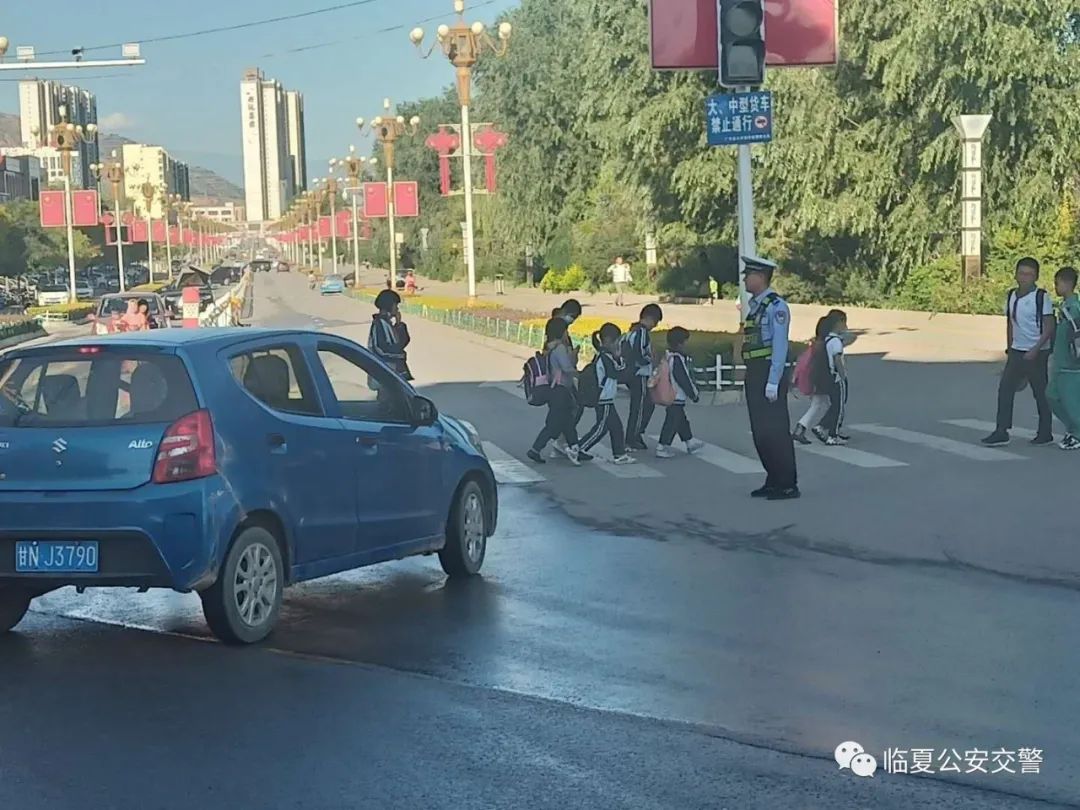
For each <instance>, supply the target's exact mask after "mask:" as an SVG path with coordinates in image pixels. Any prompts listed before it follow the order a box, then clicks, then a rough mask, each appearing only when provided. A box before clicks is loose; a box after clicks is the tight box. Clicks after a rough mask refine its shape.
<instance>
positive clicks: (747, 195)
mask: <svg viewBox="0 0 1080 810" xmlns="http://www.w3.org/2000/svg"><path fill="white" fill-rule="evenodd" d="M749 90H750V88H749V87H740V88H739V92H740V93H745V92H748V91H749ZM737 149H738V150H739V166H738V168H739V174H738V184H739V322H740V323H745V322H746V311H747V309H748V308H749V306H750V296H749V294H748V293H747V292H746V276H745V275H744V274H743V270H744V269H745V266H744V265H745V263H744V262H743V260H742V257H743V256H756V255H757V239H756V237H755V235H754V185H753V171H752V165H751V163H750V144H748V143H741V144H739V145H738V147H737Z"/></svg>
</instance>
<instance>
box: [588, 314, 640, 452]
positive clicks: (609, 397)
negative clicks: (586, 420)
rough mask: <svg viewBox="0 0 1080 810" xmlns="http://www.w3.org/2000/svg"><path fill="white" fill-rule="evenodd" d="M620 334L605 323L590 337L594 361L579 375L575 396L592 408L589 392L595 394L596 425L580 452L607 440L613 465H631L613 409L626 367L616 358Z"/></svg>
mask: <svg viewBox="0 0 1080 810" xmlns="http://www.w3.org/2000/svg"><path fill="white" fill-rule="evenodd" d="M621 339H622V330H621V329H619V327H618V326H616V325H615V324H613V323H605V324H604V325H603V326H601V327H600V329H598V330H597V331H596V332H593V335H592V344H593V348H594V349H595V350H596V357H595V358H594V359H593V361H592V362H591V363H589V364H588V365H587V366H585V368H584V369H582V371H581V374H580V375H578V395H579V398H580V401H581V404H582V405H589V404H591V403H590V402H589V400H590V399H591V397H590V395H589V393H588V392H589V391H593V392H595V398H596V402H595V408H596V424H595V425H593V427H592V429H591V430H589V432H588V433H586V434H585V435H584V436H583V437H582V439H581V449H582V450H584V451H586V452H588V451H589V450H592V449H593V447H595V446H596V445H597V444H599V443H600V441H601V440H603V438H604V436H607V437H608V438H609V439H610V440H611V456H612V460H613V462H614V463H615V464H619V465H622V464H633V463H634V457H633V456H631V455H630V454H629V453H627V452H626V438H625V434H624V428H623V423H622V419H621V418H620V417H619V412H618V411H617V410H616V409H615V392H616V390H617V389H618V386H619V379H620V377H621V376H622V373H623V371H624V370H625V369H626V364H625V363H624V362H623V359H622V357H621V356H620V354H619V344H620V341H621Z"/></svg>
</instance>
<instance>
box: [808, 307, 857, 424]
mask: <svg viewBox="0 0 1080 810" xmlns="http://www.w3.org/2000/svg"><path fill="white" fill-rule="evenodd" d="M825 317H826V318H828V319H829V323H828V330H829V331H828V332H827V333H826V335H825V341H824V343H822V347H821V348H822V351H821V354H820V356H819V357H818V358H817V366H818V369H819V372H818V377H819V380H820V382H819V383H818V386H819V387H820V388H821V389H822V390H825V391H828V393H829V410H828V411H826V412H825V419H824V420H823V422H822V424H820V425H818V426H817V427H816V428H814V435H815V436H817V437H818V438H819V439H821V440H822V441H823V442H825V444H828V445H842V444H847V443H848V441H849V438H848V437H847V436H845V435H844V434H842V433H841V432H840V428H841V427H842V426H843V424H844V413H845V411H846V410H847V400H848V377H847V365H846V364H845V363H844V339H843V334H844V332H846V331H847V315H846V314H845V313H844V312H842V311H841V310H839V309H834V310H832V311H831V312H830V313H829V314H828V315H826V316H825Z"/></svg>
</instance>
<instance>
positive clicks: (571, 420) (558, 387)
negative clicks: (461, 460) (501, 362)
mask: <svg viewBox="0 0 1080 810" xmlns="http://www.w3.org/2000/svg"><path fill="white" fill-rule="evenodd" d="M566 329H567V323H566V321H565V320H563V319H562V318H552V319H551V320H549V321H548V322H547V324H546V326H545V327H544V353H543V355H542V357H540V358H534V360H530V361H529V362H528V363H526V364H525V374H526V379H525V386H526V395H527V396H528V397H529V401H530V402H533V401H534V399H535V400H536V403H534V404H539V397H537V396H536V389H537V388H538V387H539V381H538V379H537V377H536V375H535V374H534V375H533V379H532V381H531V382H530V379H529V374H530V366H531V365H532V364H533V363H534V362H536V363H537V365H539V366H542V367H543V369H544V372H545V373H544V376H545V379H544V385H546V386H547V388H548V389H549V390H548V391H547V394H546V396H545V397H544V399H546V402H545V403H544V404H546V405H547V409H548V413H547V419H546V420H545V422H544V427H543V429H542V430H541V431H540V433H539V434H538V435H537V437H536V441H534V442H533V444H532V447H530V448H529V451H528V453H527V455H528V456H529V458H530V459H532V460H533V461H534V462H536V463H537V464H544V463H545V459H544V457H543V455H542V453H543V450H544V448H546V447H547V445H548V442H550V441H551V440H552V439H555V438H558V437H560V436H561V437H562V438H563V439H564V440H565V442H566V452H565V455H566V457H567V458H568V459H569V460H570V463H571V464H573V465H574V466H580V465H581V462H582V461H589V460H591V459H592V456H590V455H589V454H588V453H583V452H581V450H580V448H579V446H578V437H577V421H576V416H577V400H576V398H575V394H574V389H575V384H576V381H577V364H576V363H575V362H574V357H573V354H572V353H571V351H570V349H569V347H568V346H567V345H566Z"/></svg>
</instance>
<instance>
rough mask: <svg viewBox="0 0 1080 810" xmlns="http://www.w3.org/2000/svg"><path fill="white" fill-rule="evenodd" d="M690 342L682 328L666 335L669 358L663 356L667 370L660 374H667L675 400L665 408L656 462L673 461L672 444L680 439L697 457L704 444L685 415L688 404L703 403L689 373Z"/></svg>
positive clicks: (673, 328)
mask: <svg viewBox="0 0 1080 810" xmlns="http://www.w3.org/2000/svg"><path fill="white" fill-rule="evenodd" d="M689 340H690V333H689V332H688V331H687V330H685V329H683V328H682V327H681V326H675V327H672V328H671V329H670V330H669V331H668V333H667V346H668V350H667V354H666V355H665V356H664V359H663V361H662V362H663V363H664V366H665V367H664V368H661V369H660V373H661V374H665V373H666V374H668V375H669V376H668V379H669V381H670V383H671V387H672V389H673V393H674V399H673V401H672V402H671V404H670V405H666V406H665V408H666V414H665V416H664V425H663V427H661V428H660V441H659V443H658V444H657V445H656V457H657V458H672V457H674V455H675V451H674V450H673V449H672V448H671V443H672V442H673V441H675V437H676V436H678V437H679V438H680V439H682V440H683V443H684V444H685V445H686V452H687V453H691V454H693V453H697V452H698V451H700V450H701V449H702V448H703V447H704V446H705V442H703V441H701V440H700V439H695V438H694V433H693V431H692V430H691V429H690V419H689V418H688V417H687V415H686V402H687V400H689V401H691V402H697V401H698V400H699V399H701V394H700V392H699V391H698V387H697V383H695V382H694V375H693V374H692V373H691V371H690V369H691V366H690V359H689V358H688V357H687V356H686V344H687V342H688V341H689Z"/></svg>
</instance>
